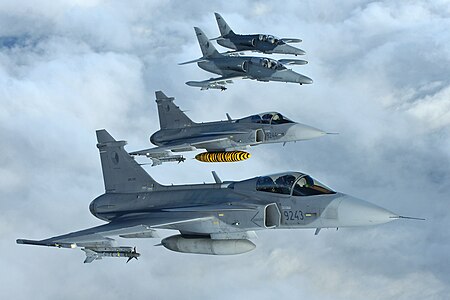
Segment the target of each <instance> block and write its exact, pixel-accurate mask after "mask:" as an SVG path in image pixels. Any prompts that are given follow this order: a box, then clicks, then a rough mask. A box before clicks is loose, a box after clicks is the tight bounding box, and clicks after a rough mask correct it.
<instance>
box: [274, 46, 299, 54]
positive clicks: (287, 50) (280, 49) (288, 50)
mask: <svg viewBox="0 0 450 300" xmlns="http://www.w3.org/2000/svg"><path fill="white" fill-rule="evenodd" d="M273 53H281V54H293V55H305V54H306V52H305V51H303V50H302V49H299V48H295V47H293V46H290V45H287V44H281V45H278V46H276V47H275V48H274V49H273Z"/></svg>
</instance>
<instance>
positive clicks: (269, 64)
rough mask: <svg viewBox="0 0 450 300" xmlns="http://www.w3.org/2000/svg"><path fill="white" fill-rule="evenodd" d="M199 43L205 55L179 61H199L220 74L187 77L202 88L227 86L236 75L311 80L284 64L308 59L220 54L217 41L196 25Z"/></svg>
mask: <svg viewBox="0 0 450 300" xmlns="http://www.w3.org/2000/svg"><path fill="white" fill-rule="evenodd" d="M194 29H195V33H196V35H197V39H198V43H199V45H200V48H201V50H202V53H203V57H201V58H198V59H194V60H191V61H187V62H184V63H180V65H184V64H189V63H197V65H198V66H199V67H200V68H201V69H203V70H205V71H208V72H211V73H215V74H219V75H221V77H217V78H211V79H208V80H204V81H188V82H186V84H187V85H189V86H193V87H200V88H201V89H202V90H207V89H221V90H226V87H225V84H227V83H232V82H233V81H232V80H231V79H233V78H244V79H254V80H258V81H266V82H267V81H281V82H291V83H299V84H300V85H302V84H310V83H312V82H313V81H312V79H311V78H309V77H306V76H304V75H301V74H299V73H296V72H294V71H292V70H290V69H287V68H286V67H285V66H284V65H288V64H289V65H304V64H306V63H307V61H305V60H300V59H280V60H274V59H270V58H267V57H255V56H239V55H232V54H220V53H219V52H218V51H217V50H216V48H215V47H214V45H213V44H212V43H211V42H210V41H209V40H208V38H207V37H206V35H205V33H204V32H203V31H202V30H201V29H200V28H197V27H194Z"/></svg>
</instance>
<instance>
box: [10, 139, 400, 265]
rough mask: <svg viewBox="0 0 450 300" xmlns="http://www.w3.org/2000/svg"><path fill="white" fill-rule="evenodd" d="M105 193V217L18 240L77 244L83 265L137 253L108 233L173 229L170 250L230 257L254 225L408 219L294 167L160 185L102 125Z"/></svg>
mask: <svg viewBox="0 0 450 300" xmlns="http://www.w3.org/2000/svg"><path fill="white" fill-rule="evenodd" d="M97 140H98V144H97V148H98V149H99V151H100V160H101V164H102V169H103V179H104V183H105V193H104V194H103V195H101V196H99V197H97V198H96V199H94V200H93V201H92V202H91V204H90V205H89V210H90V211H91V213H92V214H93V215H94V216H95V217H97V218H99V219H101V220H103V221H106V222H108V223H106V224H103V225H100V226H97V227H92V228H89V229H85V230H81V231H76V232H72V233H69V234H64V235H60V236H55V237H51V238H48V239H44V240H39V241H36V240H25V239H18V240H17V243H18V244H29V245H39V246H50V247H59V248H77V247H81V250H83V251H84V252H85V253H86V259H85V261H84V262H85V263H90V262H92V261H94V260H98V259H102V258H103V257H125V258H127V262H128V261H130V260H131V259H133V258H135V259H137V258H138V257H139V256H140V254H139V253H138V252H137V251H136V248H133V247H131V246H119V245H118V241H117V240H115V239H114V237H121V238H124V239H131V238H155V237H157V234H156V230H157V229H172V230H178V231H179V232H180V234H178V235H173V236H169V237H166V238H164V239H163V240H162V241H161V245H162V246H164V247H165V248H167V249H169V250H173V251H178V252H184V253H197V254H212V255H231V254H240V253H245V252H248V251H250V250H253V249H254V248H255V244H254V243H253V242H251V241H250V239H251V238H255V237H256V233H255V231H257V230H263V229H282V228H315V229H316V231H315V233H316V234H317V233H318V232H319V230H320V229H321V228H338V227H350V226H366V225H376V224H382V223H387V222H389V221H392V220H395V219H399V218H406V217H402V216H399V215H397V214H394V213H392V212H390V211H388V210H386V209H384V208H381V207H378V206H376V205H374V204H371V203H368V202H365V201H363V200H360V199H356V198H354V197H351V196H349V195H346V194H343V193H339V192H335V191H333V190H332V189H330V188H329V187H327V186H325V185H324V184H322V183H320V182H319V181H317V180H316V179H313V178H312V177H311V176H309V175H306V174H303V173H300V172H286V173H281V174H275V175H269V176H260V177H255V178H251V179H248V180H243V181H234V182H233V181H229V182H222V181H221V180H220V179H219V177H218V176H217V175H216V174H215V173H213V175H214V178H215V181H216V182H215V183H212V184H193V185H175V186H174V185H167V186H164V185H161V184H159V183H158V182H156V181H155V180H153V178H152V177H150V175H149V174H148V173H147V172H145V170H144V169H143V168H142V167H141V166H140V165H139V164H138V163H137V162H136V161H135V160H134V159H133V158H132V157H131V156H130V155H129V154H128V153H127V152H126V151H125V150H124V145H126V142H124V141H116V140H115V139H114V138H113V137H112V136H111V135H110V134H109V133H108V132H107V131H106V130H98V131H97Z"/></svg>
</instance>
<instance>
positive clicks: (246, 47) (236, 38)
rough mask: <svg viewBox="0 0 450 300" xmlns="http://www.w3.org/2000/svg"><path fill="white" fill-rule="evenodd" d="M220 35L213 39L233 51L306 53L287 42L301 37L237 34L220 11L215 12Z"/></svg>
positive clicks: (296, 40) (294, 41)
mask: <svg viewBox="0 0 450 300" xmlns="http://www.w3.org/2000/svg"><path fill="white" fill-rule="evenodd" d="M215 15H216V20H217V25H218V26H219V30H220V36H219V37H217V38H214V39H211V40H217V43H218V44H219V45H221V46H223V47H226V48H230V49H233V50H234V51H232V52H241V51H258V52H262V53H266V54H272V53H276V54H293V55H295V56H297V55H304V54H305V51H303V50H301V49H298V48H295V47H293V46H291V45H288V44H287V43H299V42H301V41H302V40H301V39H295V38H277V37H275V36H273V35H270V34H236V33H234V31H233V30H231V28H230V26H228V24H227V22H225V20H224V19H223V18H222V16H221V15H220V14H218V13H215Z"/></svg>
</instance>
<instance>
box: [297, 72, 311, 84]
mask: <svg viewBox="0 0 450 300" xmlns="http://www.w3.org/2000/svg"><path fill="white" fill-rule="evenodd" d="M297 82H298V83H300V84H311V83H313V80H312V79H311V78H309V77H308V76H305V75H301V74H299V75H298V77H297Z"/></svg>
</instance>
